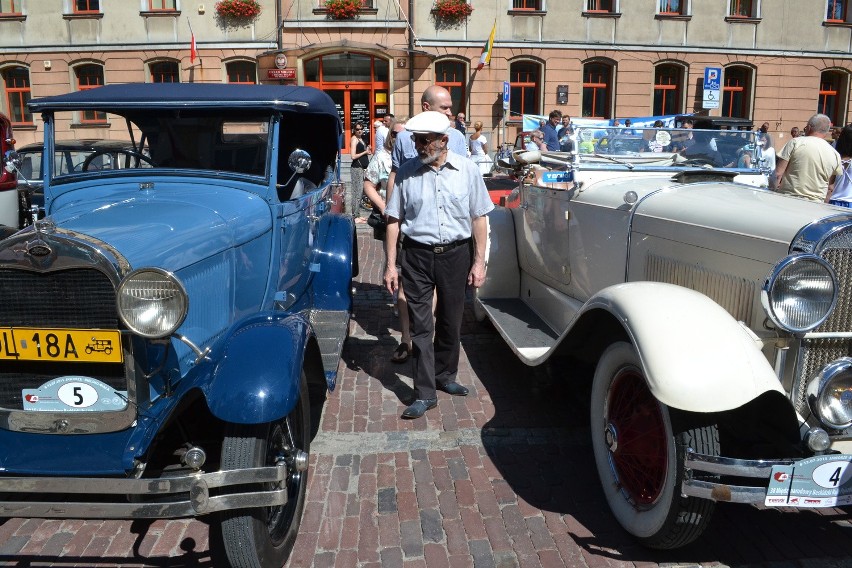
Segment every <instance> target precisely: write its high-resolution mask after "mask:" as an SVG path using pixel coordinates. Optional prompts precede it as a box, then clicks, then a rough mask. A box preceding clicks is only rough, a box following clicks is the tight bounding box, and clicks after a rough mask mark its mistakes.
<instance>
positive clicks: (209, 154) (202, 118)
mask: <svg viewBox="0 0 852 568" xmlns="http://www.w3.org/2000/svg"><path fill="white" fill-rule="evenodd" d="M63 114H64V113H57V114H56V117H55V121H54V124H56V125H60V127H61V125H65V124H72V123H73V116H68V115H66V116H63ZM70 114H71V113H69V115H70ZM101 115H102V116H101ZM99 117H100V118H102V122H103V124H104V128H103V129H101V130H102V132H103V134H104V135H105V136H108V137H110V138H113V139H112V140H95V141H92V142H91V143H90V144H87V145H85V146H84V147H80V148H71V149H68V148H65V147H64V146H63V142H62V140H61V138H62V136H63V135H66V136H67V133H64V132H57V133H56V137H57V138H60V140H57V141H56V142H55V143H54V145H55V148H56V152H55V159H54V171H53V178H54V179H55V180H56V181H57V182H61V181H62V180H63V178H64V177H67V176H71V175H81V174H87V173H93V172H101V171H103V170H106V169H109V170H116V169H128V168H134V169H135V168H149V169H150V168H155V169H191V170H212V171H216V172H230V173H238V174H246V175H251V176H263V177H264V178H265V177H266V173H267V160H268V152H267V148H268V146H269V124H270V117H269V114H261V113H257V112H254V113H242V115H241V114H240V113H234V114H233V115H232V116H228V117H224V116H223V114H222V110H221V109H217V110H216V111H215V112H213V111H210V112H205V111H176V110H171V111H156V110H151V109H148V110H146V112H144V113H138V114H134V115H133V116H128V117H127V118H126V119H125V117H124V116H118V115H113V114H108V113H100V114H99ZM63 119H64V120H63ZM119 127H123V128H121V129H120V130H119ZM92 131H93V132H94V130H92ZM119 136H120V137H121V138H124V139H126V140H116V139H115V138H118V137H119ZM31 171H32V172H33V174H34V175H35V176H37V177H41V176H40V175H39V174H40V168H38V167H36V164H33V166H32V169H31Z"/></svg>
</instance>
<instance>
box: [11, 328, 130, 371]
mask: <svg viewBox="0 0 852 568" xmlns="http://www.w3.org/2000/svg"><path fill="white" fill-rule="evenodd" d="M4 359H5V360H11V361H62V362H80V363H121V362H122V353H121V334H120V333H119V332H118V331H117V330H110V329H36V328H31V327H12V328H10V327H0V360H4Z"/></svg>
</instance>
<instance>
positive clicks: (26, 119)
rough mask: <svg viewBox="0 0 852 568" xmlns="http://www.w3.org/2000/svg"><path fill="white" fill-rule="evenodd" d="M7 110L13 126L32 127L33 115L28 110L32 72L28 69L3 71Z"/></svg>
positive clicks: (13, 68)
mask: <svg viewBox="0 0 852 568" xmlns="http://www.w3.org/2000/svg"><path fill="white" fill-rule="evenodd" d="M2 76H3V88H4V93H3V94H4V98H5V99H6V110H7V111H9V118H10V119H12V124H16V125H31V124H32V123H33V115H32V113H31V112H30V111H29V109H27V103H28V102H29V101H30V98H31V97H32V94H31V93H30V72H29V71H28V70H27V68H26V67H7V68H6V69H4V70H3V71H2Z"/></svg>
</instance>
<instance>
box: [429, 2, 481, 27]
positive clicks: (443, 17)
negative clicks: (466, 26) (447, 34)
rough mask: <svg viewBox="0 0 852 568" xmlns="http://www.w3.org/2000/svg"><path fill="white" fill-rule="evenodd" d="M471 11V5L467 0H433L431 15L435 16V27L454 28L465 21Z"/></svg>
mask: <svg viewBox="0 0 852 568" xmlns="http://www.w3.org/2000/svg"><path fill="white" fill-rule="evenodd" d="M472 13H473V6H471V5H470V4H468V3H467V0H435V7H434V8H432V16H433V17H434V18H435V27H437V28H439V29H441V28H455V27H458V26H460V25H461V24H463V23H464V22H465V21H467V18H468V16H470V15H471V14H472Z"/></svg>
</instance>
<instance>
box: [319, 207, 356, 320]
mask: <svg viewBox="0 0 852 568" xmlns="http://www.w3.org/2000/svg"><path fill="white" fill-rule="evenodd" d="M354 227H355V225H354V222H353V221H352V218H351V217H348V216H346V217H343V216H340V215H324V216H323V218H322V220H321V226H320V228H319V234H320V235H321V239H320V244H319V246H318V247H317V250H316V255H315V257H314V258H315V265H314V266H315V268H314V270H316V271H317V274H316V276H314V281H313V293H314V305H315V306H316V307H317V308H318V309H322V310H335V311H337V310H347V311H348V310H351V308H352V298H351V295H350V287H351V281H352V276H353V271H354V269H355V267H356V266H357V259H356V258H355V255H356V254H357V251H356V249H357V247H356V246H354V236H355V229H354Z"/></svg>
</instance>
